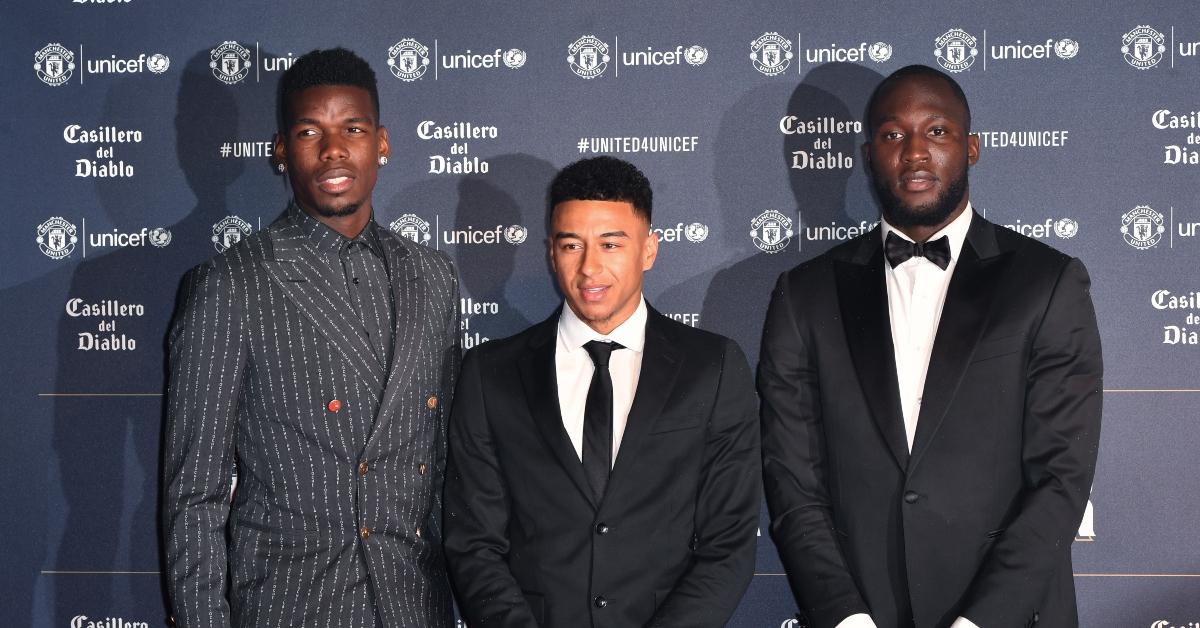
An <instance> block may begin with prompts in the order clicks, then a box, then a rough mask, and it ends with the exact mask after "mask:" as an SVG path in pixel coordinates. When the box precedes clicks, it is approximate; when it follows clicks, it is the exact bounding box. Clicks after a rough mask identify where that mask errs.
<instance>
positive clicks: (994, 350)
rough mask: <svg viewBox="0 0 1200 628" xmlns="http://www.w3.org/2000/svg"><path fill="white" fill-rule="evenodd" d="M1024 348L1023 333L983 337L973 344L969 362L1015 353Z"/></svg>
mask: <svg viewBox="0 0 1200 628" xmlns="http://www.w3.org/2000/svg"><path fill="white" fill-rule="evenodd" d="M1024 348H1025V334H1024V333H1017V334H1012V335H1008V336H1003V337H999V338H995V337H993V338H985V339H983V340H981V341H979V344H978V345H976V346H975V353H974V354H972V355H971V362H972V363H975V362H983V361H984V360H991V359H993V358H999V357H1002V356H1006V355H1010V354H1013V353H1017V352H1019V351H1021V350H1022V349H1024Z"/></svg>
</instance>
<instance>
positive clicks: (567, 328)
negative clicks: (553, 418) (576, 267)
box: [554, 296, 647, 464]
mask: <svg viewBox="0 0 1200 628" xmlns="http://www.w3.org/2000/svg"><path fill="white" fill-rule="evenodd" d="M646 318H647V311H646V300H645V299H644V298H641V297H640V296H639V299H638V307H637V309H636V310H634V312H633V314H631V315H630V316H629V318H628V319H626V320H625V322H623V323H621V324H620V325H618V326H617V328H616V329H614V330H612V332H610V333H609V334H608V335H601V334H599V333H597V332H596V330H594V329H592V328H591V327H588V326H587V323H584V322H583V321H581V320H579V317H578V316H576V315H575V312H574V311H572V310H571V308H570V306H568V305H567V304H565V303H564V304H563V308H562V315H560V316H559V318H558V343H557V345H556V347H555V350H554V366H555V372H556V374H557V378H558V409H559V412H560V413H561V414H562V422H563V427H564V428H566V430H567V436H569V437H570V438H571V445H573V446H574V447H575V455H576V456H578V457H579V459H580V460H581V461H582V460H583V413H584V407H585V406H586V405H587V394H588V388H589V387H590V386H591V385H592V374H593V373H594V372H595V370H596V369H595V366H594V365H593V364H592V357H591V356H590V355H588V352H587V350H586V349H584V348H583V345H584V344H586V343H588V342H591V341H592V340H603V341H609V342H616V343H619V344H620V345H621V346H623V347H625V348H624V349H618V350H616V351H613V352H612V356H611V357H610V358H609V361H608V372H609V375H610V376H611V377H612V385H613V422H612V427H613V439H612V446H613V451H612V460H613V464H616V462H617V452H618V451H619V450H620V449H621V437H622V436H624V435H625V424H626V423H627V422H628V421H629V408H630V406H632V405H633V395H634V393H635V392H636V391H637V384H638V376H640V375H641V373H642V352H643V350H644V349H645V346H646Z"/></svg>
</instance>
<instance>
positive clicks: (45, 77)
mask: <svg viewBox="0 0 1200 628" xmlns="http://www.w3.org/2000/svg"><path fill="white" fill-rule="evenodd" d="M33 71H34V72H37V77H38V78H39V79H41V81H42V82H43V83H45V84H47V85H49V86H51V87H58V86H59V85H62V84H64V83H66V82H67V81H69V80H71V74H72V73H74V72H75V53H73V52H71V51H70V50H67V49H66V48H65V47H64V46H63V45H62V44H46V45H45V46H44V47H43V48H42V49H41V50H39V51H37V52H35V53H34V54H33Z"/></svg>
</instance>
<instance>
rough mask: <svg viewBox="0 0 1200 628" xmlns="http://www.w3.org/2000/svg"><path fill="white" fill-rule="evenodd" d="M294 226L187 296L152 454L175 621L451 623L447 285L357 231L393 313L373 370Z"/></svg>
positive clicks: (437, 267)
mask: <svg viewBox="0 0 1200 628" xmlns="http://www.w3.org/2000/svg"><path fill="white" fill-rule="evenodd" d="M298 212H299V210H298V209H297V208H296V207H295V206H294V205H293V206H292V207H291V208H289V210H288V212H286V213H285V214H284V215H283V216H282V217H281V218H280V219H279V220H277V221H276V222H275V223H274V224H272V225H271V226H270V227H269V228H268V229H266V230H264V231H261V232H259V233H257V234H255V235H253V236H251V237H249V238H247V239H245V240H243V241H242V242H240V243H238V244H237V245H235V246H233V247H232V248H230V249H229V250H228V251H226V252H224V253H222V254H221V255H218V256H216V257H215V258H213V259H211V260H209V261H208V262H206V263H204V264H201V265H200V266H198V267H196V268H195V269H193V270H192V271H190V272H189V273H188V275H187V276H186V278H185V279H184V282H183V286H182V288H181V291H180V297H179V305H178V307H177V310H176V313H175V318H174V321H173V323H172V325H171V330H170V333H169V336H168V346H169V348H168V353H169V362H170V381H169V384H168V391H167V426H166V435H165V438H164V448H165V451H164V458H163V527H164V530H163V531H164V540H165V547H166V570H165V573H166V579H167V588H168V591H169V596H170V601H171V606H172V611H173V613H174V616H175V619H176V622H177V624H178V625H179V626H188V627H191V626H230V625H232V626H247V627H250V626H254V627H266V626H301V625H303V626H321V627H323V628H325V627H335V626H344V627H346V628H357V627H363V626H368V627H369V626H373V625H375V623H376V621H380V622H381V623H382V624H383V625H385V626H389V627H399V626H404V627H407V626H414V627H416V626H419V627H421V628H428V627H438V626H448V625H449V624H450V593H449V588H448V584H447V579H446V574H445V567H444V563H443V558H442V551H441V546H440V544H441V530H440V518H441V490H442V477H443V469H444V461H445V451H446V440H445V414H446V411H447V410H448V408H449V407H450V402H451V395H452V393H453V390H454V379H455V377H456V372H457V369H458V363H459V344H458V340H457V339H458V285H457V279H456V277H455V274H454V269H453V267H452V265H451V263H450V261H449V259H448V258H447V257H446V256H445V255H444V254H441V253H438V252H436V251H434V250H432V249H428V248H425V247H423V246H420V245H417V244H414V243H412V242H409V241H408V240H404V239H402V238H400V237H397V236H395V235H394V234H391V233H389V232H388V231H387V230H386V229H383V228H381V227H380V226H379V225H378V224H376V223H375V222H374V221H372V222H371V223H369V225H368V228H370V229H377V230H378V234H379V236H380V238H381V240H382V242H383V248H384V253H385V258H386V262H387V265H388V269H389V275H390V277H391V282H392V292H393V298H394V303H395V310H396V326H395V331H394V336H395V343H394V355H393V359H392V366H391V372H390V373H389V372H385V368H384V366H383V364H381V362H380V360H379V358H378V357H377V355H376V352H375V351H373V350H372V347H371V345H370V342H369V339H368V338H367V336H366V332H365V331H364V330H363V326H362V323H361V322H360V320H359V319H358V317H357V315H356V314H355V311H354V309H353V308H352V307H351V305H350V303H349V301H348V299H347V294H346V289H345V280H344V278H343V277H341V276H340V275H338V274H335V273H334V271H333V270H332V269H331V268H330V266H329V265H328V264H327V263H325V262H324V260H322V259H320V258H318V257H317V255H318V253H317V252H316V251H315V249H314V248H313V247H312V245H311V242H310V241H309V239H308V238H307V237H306V235H305V234H304V233H303V232H302V231H301V229H300V228H299V222H298V218H299V214H298ZM235 465H236V472H237V478H238V479H237V490H236V492H235V495H234V497H233V500H232V503H231V502H230V498H229V495H230V489H231V478H232V476H233V474H234V470H235Z"/></svg>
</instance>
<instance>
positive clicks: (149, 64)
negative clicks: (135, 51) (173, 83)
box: [146, 53, 171, 74]
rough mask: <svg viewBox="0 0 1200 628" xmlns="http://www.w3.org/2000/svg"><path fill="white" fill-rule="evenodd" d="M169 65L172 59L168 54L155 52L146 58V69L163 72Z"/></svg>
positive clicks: (156, 72)
mask: <svg viewBox="0 0 1200 628" xmlns="http://www.w3.org/2000/svg"><path fill="white" fill-rule="evenodd" d="M169 67H171V59H170V57H168V56H167V55H164V54H158V53H155V54H152V55H150V58H149V59H146V69H148V70H150V71H151V72H153V73H155V74H162V73H163V72H166V71H167V68H169Z"/></svg>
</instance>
